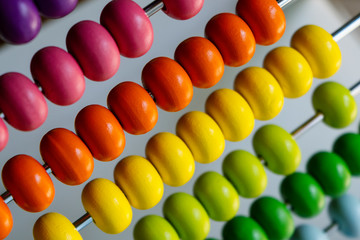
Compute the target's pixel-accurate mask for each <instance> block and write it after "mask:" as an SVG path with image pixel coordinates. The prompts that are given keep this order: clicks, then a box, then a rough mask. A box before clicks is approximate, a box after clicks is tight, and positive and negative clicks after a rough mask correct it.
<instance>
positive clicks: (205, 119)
mask: <svg viewBox="0 0 360 240" xmlns="http://www.w3.org/2000/svg"><path fill="white" fill-rule="evenodd" d="M176 135H178V136H179V137H180V138H181V139H182V140H183V141H184V142H185V143H186V145H187V146H188V147H189V149H190V150H191V152H192V154H193V156H194V159H195V161H197V162H199V163H211V162H213V161H215V160H216V159H218V158H219V157H220V156H221V154H222V153H223V151H224V149H225V139H224V135H223V134H222V132H221V130H220V128H219V126H218V125H217V124H216V122H215V121H214V120H213V119H212V118H211V117H210V116H209V115H207V114H206V113H203V112H199V111H192V112H188V113H186V114H184V115H183V116H182V117H181V118H180V119H179V120H178V122H177V124H176Z"/></svg>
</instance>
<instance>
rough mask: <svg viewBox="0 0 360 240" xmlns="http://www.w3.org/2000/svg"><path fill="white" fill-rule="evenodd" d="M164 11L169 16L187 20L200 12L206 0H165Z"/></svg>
mask: <svg viewBox="0 0 360 240" xmlns="http://www.w3.org/2000/svg"><path fill="white" fill-rule="evenodd" d="M163 3H164V8H163V9H162V10H163V11H164V13H166V14H167V15H168V16H170V17H172V18H175V19H179V20H186V19H189V18H192V17H194V16H195V15H196V14H198V13H199V12H200V10H201V8H202V6H203V5H204V0H181V1H180V0H176V1H174V0H164V1H163Z"/></svg>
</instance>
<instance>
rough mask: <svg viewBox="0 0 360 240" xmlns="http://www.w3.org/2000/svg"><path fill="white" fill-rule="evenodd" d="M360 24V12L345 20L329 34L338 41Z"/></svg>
mask: <svg viewBox="0 0 360 240" xmlns="http://www.w3.org/2000/svg"><path fill="white" fill-rule="evenodd" d="M359 26H360V13H359V14H358V15H356V16H355V17H353V18H352V19H350V20H349V21H347V22H346V23H345V24H344V25H342V26H341V27H340V28H339V29H338V30H336V31H335V32H333V33H332V34H331V35H332V36H333V39H334V40H335V41H336V42H338V41H340V40H341V39H342V38H343V37H345V36H346V35H348V34H349V33H351V32H352V31H354V30H355V29H356V28H358V27H359Z"/></svg>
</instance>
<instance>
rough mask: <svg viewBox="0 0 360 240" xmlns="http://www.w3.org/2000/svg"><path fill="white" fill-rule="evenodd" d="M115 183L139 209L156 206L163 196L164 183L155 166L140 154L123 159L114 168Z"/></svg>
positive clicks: (132, 204)
mask: <svg viewBox="0 0 360 240" xmlns="http://www.w3.org/2000/svg"><path fill="white" fill-rule="evenodd" d="M114 178H115V183H116V185H118V186H119V187H120V189H121V190H122V191H123V192H124V194H125V195H126V197H127V198H128V200H129V202H130V204H131V206H133V207H134V208H137V209H143V210H144V209H149V208H152V207H154V206H155V205H156V204H157V203H158V202H159V201H160V200H161V198H162V196H163V193H164V183H163V181H162V179H161V177H160V175H159V173H158V172H157V171H156V169H155V168H154V166H153V165H152V164H151V163H150V162H149V161H148V160H147V159H145V158H143V157H140V156H129V157H126V158H124V159H122V160H121V161H120V162H119V163H118V164H117V165H116V167H115V169H114Z"/></svg>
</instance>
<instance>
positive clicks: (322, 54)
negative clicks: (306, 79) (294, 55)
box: [291, 25, 341, 78]
mask: <svg viewBox="0 0 360 240" xmlns="http://www.w3.org/2000/svg"><path fill="white" fill-rule="evenodd" d="M291 47H293V48H295V49H296V50H298V51H299V52H300V53H301V54H302V55H303V56H304V57H305V58H306V60H307V61H308V62H309V64H310V67H311V69H312V72H313V74H314V77H316V78H329V77H331V76H332V75H334V74H335V73H336V72H337V71H338V70H339V68H340V65H341V52H340V48H339V46H338V45H337V43H336V42H335V41H334V39H333V37H332V36H331V34H330V33H328V32H327V31H325V30H324V29H323V28H321V27H319V26H315V25H306V26H304V27H302V28H300V29H299V30H297V31H296V32H295V33H294V35H293V36H292V38H291Z"/></svg>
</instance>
